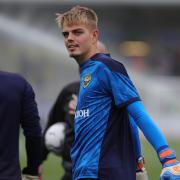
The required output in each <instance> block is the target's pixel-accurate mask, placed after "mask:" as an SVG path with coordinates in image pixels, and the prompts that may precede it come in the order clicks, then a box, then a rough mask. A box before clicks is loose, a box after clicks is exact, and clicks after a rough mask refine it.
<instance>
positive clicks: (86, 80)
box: [83, 74, 91, 88]
mask: <svg viewBox="0 0 180 180" xmlns="http://www.w3.org/2000/svg"><path fill="white" fill-rule="evenodd" d="M90 81H91V75H90V74H87V75H86V76H85V77H84V80H83V87H84V88H86V87H87V86H88V85H89V83H90Z"/></svg>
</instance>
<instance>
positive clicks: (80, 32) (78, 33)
mask: <svg viewBox="0 0 180 180" xmlns="http://www.w3.org/2000/svg"><path fill="white" fill-rule="evenodd" d="M82 33H83V32H82V31H75V32H74V34H75V35H76V36H79V35H81V34H82Z"/></svg>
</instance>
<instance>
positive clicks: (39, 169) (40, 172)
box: [38, 164, 43, 180]
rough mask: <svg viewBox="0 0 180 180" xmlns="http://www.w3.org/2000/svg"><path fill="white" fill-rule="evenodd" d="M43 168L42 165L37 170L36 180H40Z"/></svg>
mask: <svg viewBox="0 0 180 180" xmlns="http://www.w3.org/2000/svg"><path fill="white" fill-rule="evenodd" d="M42 173H43V166H42V164H41V165H40V166H39V168H38V180H42Z"/></svg>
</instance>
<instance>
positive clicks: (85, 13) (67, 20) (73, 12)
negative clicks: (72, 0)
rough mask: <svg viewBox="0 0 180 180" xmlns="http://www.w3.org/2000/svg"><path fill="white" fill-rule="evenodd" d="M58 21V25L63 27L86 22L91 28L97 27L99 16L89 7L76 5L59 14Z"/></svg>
mask: <svg viewBox="0 0 180 180" xmlns="http://www.w3.org/2000/svg"><path fill="white" fill-rule="evenodd" d="M56 21H57V23H58V26H59V27H61V28H63V26H64V25H67V26H72V25H79V24H84V25H88V26H89V27H91V28H95V29H96V28H97V24H98V17H97V15H96V13H95V12H94V11H93V10H92V9H90V8H87V7H82V6H75V7H73V8H72V9H70V10H69V11H67V12H65V13H63V14H57V18H56Z"/></svg>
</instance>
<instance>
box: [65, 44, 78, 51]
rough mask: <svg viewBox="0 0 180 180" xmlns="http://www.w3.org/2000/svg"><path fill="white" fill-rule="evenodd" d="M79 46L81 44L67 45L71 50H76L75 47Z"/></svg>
mask: <svg viewBox="0 0 180 180" xmlns="http://www.w3.org/2000/svg"><path fill="white" fill-rule="evenodd" d="M77 47H79V46H78V45H74V44H69V45H67V48H68V49H69V50H70V51H72V50H74V49H75V48H77Z"/></svg>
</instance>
